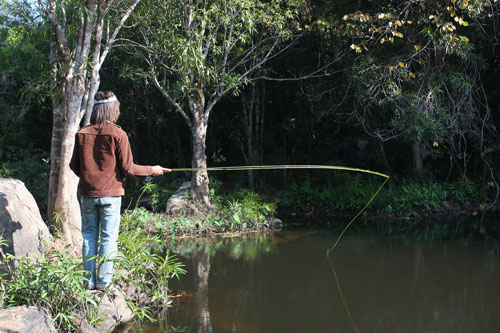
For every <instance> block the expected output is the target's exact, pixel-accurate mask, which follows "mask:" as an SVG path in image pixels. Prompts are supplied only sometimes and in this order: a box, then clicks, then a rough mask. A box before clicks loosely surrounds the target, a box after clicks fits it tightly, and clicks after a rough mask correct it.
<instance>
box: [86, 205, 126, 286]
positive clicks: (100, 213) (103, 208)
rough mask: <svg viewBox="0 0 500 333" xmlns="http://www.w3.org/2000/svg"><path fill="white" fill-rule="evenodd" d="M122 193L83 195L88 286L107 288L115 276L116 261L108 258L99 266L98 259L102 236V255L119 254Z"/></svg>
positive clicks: (100, 253)
mask: <svg viewBox="0 0 500 333" xmlns="http://www.w3.org/2000/svg"><path fill="white" fill-rule="evenodd" d="M121 201H122V197H121V196H118V197H102V198H90V197H81V205H80V207H81V213H82V236H83V247H82V256H83V269H84V270H86V271H87V274H88V279H89V280H88V286H87V287H88V288H89V289H94V288H98V289H104V288H106V287H108V286H109V285H110V284H111V282H112V280H113V272H114V267H113V261H106V262H104V263H103V264H101V265H100V266H99V267H98V268H97V275H96V260H95V259H92V258H89V257H93V256H96V255H97V248H98V241H99V236H100V237H101V244H100V246H99V257H103V256H104V255H106V254H109V258H110V259H113V258H115V257H116V254H117V252H118V244H117V242H118V232H119V229H120V208H121Z"/></svg>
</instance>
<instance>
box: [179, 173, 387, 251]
mask: <svg viewBox="0 0 500 333" xmlns="http://www.w3.org/2000/svg"><path fill="white" fill-rule="evenodd" d="M280 169H326V170H344V171H353V172H361V173H368V174H372V175H376V176H380V177H383V178H385V181H384V182H383V183H382V185H380V187H379V188H378V189H377V191H376V192H375V193H374V194H373V195H372V196H371V197H370V200H368V202H367V203H366V204H365V205H364V206H363V208H361V210H360V211H359V212H358V213H357V214H356V215H355V216H354V217H353V218H352V219H351V220H350V221H349V223H348V224H347V225H346V226H345V228H344V229H343V230H342V232H341V233H340V235H339V237H338V238H337V240H336V241H335V243H334V244H333V246H332V247H331V248H329V249H328V250H327V255H328V256H329V255H330V253H331V251H333V250H334V249H335V248H336V247H337V245H338V243H339V242H340V239H341V238H342V236H343V235H344V233H345V232H346V231H347V229H349V227H350V226H351V225H352V224H353V223H354V221H356V219H357V218H358V217H359V216H360V215H361V214H362V213H363V212H364V211H365V210H366V208H368V206H369V205H370V204H371V203H372V201H373V200H374V199H375V198H376V197H377V195H378V194H379V192H380V191H381V190H382V188H383V187H384V185H385V184H386V183H387V181H388V180H389V176H388V175H386V174H383V173H380V172H376V171H371V170H366V169H358V168H350V167H343V166H334V165H248V166H228V167H211V168H174V169H170V170H172V171H186V172H196V171H242V170H280Z"/></svg>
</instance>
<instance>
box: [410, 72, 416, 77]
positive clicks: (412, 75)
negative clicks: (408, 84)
mask: <svg viewBox="0 0 500 333" xmlns="http://www.w3.org/2000/svg"><path fill="white" fill-rule="evenodd" d="M409 75H410V77H411V78H416V77H417V76H416V75H415V74H413V73H412V72H410V74H409Z"/></svg>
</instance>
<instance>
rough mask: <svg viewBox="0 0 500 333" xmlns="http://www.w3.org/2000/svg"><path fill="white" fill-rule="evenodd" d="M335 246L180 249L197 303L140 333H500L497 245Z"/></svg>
mask: <svg viewBox="0 0 500 333" xmlns="http://www.w3.org/2000/svg"><path fill="white" fill-rule="evenodd" d="M335 236H336V235H334V234H332V233H329V232H324V231H321V232H310V231H308V232H297V231H294V232H281V233H275V234H263V235H262V234H261V235H246V236H243V237H241V238H220V237H219V238H209V239H203V240H200V239H192V240H179V241H176V242H174V243H172V244H171V247H172V251H174V252H176V253H177V254H178V255H179V256H180V257H181V258H182V260H183V261H184V263H185V264H186V266H187V267H188V268H189V267H191V269H189V272H188V274H187V275H186V276H183V277H182V278H181V281H180V282H179V283H174V282H175V281H172V284H171V287H172V288H173V289H176V290H185V291H186V292H187V294H188V296H187V297H184V298H182V300H181V301H180V302H179V303H178V304H176V305H175V306H174V307H172V308H170V309H169V310H168V312H167V313H166V314H164V315H160V316H159V317H160V323H159V324H155V325H148V324H146V323H142V324H141V325H140V327H141V328H138V327H136V328H135V330H136V331H137V332H138V331H141V330H142V331H144V332H148V331H149V330H150V331H151V332H173V331H174V329H178V330H180V331H185V332H356V331H359V332H498V331H500V316H498V315H497V312H498V308H499V306H500V298H499V297H498V296H497V295H498V294H499V292H500V287H499V283H498V281H500V270H499V269H498V263H499V261H498V257H496V256H494V255H490V252H489V250H490V249H489V246H488V244H486V243H473V242H442V243H439V244H421V243H420V244H418V243H417V244H414V245H411V246H409V245H405V244H402V243H401V242H394V241H391V240H387V239H381V238H377V237H370V236H350V237H349V236H345V237H344V238H343V239H342V241H341V242H340V244H339V246H338V247H337V248H336V249H335V251H334V252H333V253H332V255H331V256H330V257H329V258H327V257H326V250H327V249H328V248H329V247H330V246H331V245H332V242H333V241H334V240H335ZM332 268H333V270H332ZM334 273H336V274H337V278H338V279H337V280H336V279H335V275H334ZM337 282H338V283H337ZM341 296H343V299H342V297H341Z"/></svg>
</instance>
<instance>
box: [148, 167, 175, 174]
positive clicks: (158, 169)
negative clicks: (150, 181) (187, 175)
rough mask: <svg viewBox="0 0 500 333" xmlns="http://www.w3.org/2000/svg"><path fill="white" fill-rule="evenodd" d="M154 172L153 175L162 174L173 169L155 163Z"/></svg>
mask: <svg viewBox="0 0 500 333" xmlns="http://www.w3.org/2000/svg"><path fill="white" fill-rule="evenodd" d="M152 168H153V173H152V175H153V176H161V175H163V174H164V173H165V172H171V171H172V170H170V169H168V168H164V167H162V166H160V165H153V167H152Z"/></svg>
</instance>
